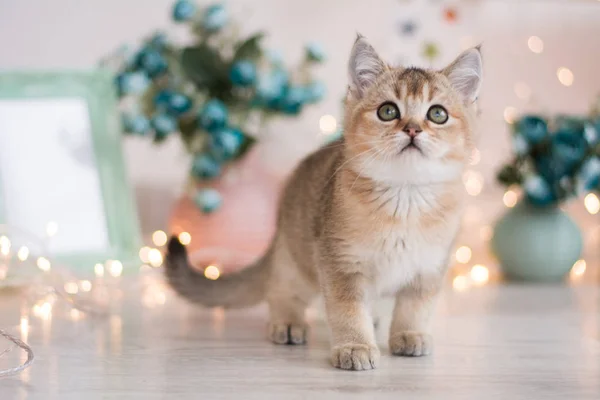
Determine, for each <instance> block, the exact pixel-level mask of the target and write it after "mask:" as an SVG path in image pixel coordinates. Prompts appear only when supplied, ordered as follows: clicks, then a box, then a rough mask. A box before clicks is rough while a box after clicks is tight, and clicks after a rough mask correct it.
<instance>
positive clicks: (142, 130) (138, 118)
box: [123, 115, 151, 135]
mask: <svg viewBox="0 0 600 400" xmlns="http://www.w3.org/2000/svg"><path fill="white" fill-rule="evenodd" d="M123 126H124V127H125V131H126V132H131V133H136V134H138V135H144V134H146V133H148V132H149V131H150V129H151V126H150V121H149V120H148V118H146V117H144V116H143V115H124V116H123Z"/></svg>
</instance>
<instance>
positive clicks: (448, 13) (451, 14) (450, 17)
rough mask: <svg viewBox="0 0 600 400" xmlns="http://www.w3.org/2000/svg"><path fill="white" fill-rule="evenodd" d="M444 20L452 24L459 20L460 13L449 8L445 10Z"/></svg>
mask: <svg viewBox="0 0 600 400" xmlns="http://www.w3.org/2000/svg"><path fill="white" fill-rule="evenodd" d="M444 19H445V20H446V22H448V23H450V24H452V23H454V22H456V20H457V19H458V12H457V11H456V9H455V8H452V7H447V8H445V9H444Z"/></svg>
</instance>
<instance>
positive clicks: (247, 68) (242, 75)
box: [229, 61, 256, 86]
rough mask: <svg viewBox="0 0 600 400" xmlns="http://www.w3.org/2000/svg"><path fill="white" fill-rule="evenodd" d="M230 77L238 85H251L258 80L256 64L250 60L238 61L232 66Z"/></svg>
mask: <svg viewBox="0 0 600 400" xmlns="http://www.w3.org/2000/svg"><path fill="white" fill-rule="evenodd" d="M229 79H231V82H233V84H234V85H236V86H250V85H252V84H254V82H255V81H256V66H255V65H254V63H252V62H250V61H238V62H236V63H235V64H233V65H232V66H231V71H230V72H229Z"/></svg>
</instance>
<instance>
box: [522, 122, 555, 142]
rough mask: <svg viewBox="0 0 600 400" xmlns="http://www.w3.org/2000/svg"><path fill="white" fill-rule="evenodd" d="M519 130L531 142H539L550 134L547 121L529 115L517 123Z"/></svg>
mask: <svg viewBox="0 0 600 400" xmlns="http://www.w3.org/2000/svg"><path fill="white" fill-rule="evenodd" d="M517 132H519V133H520V134H521V135H523V137H524V138H525V139H526V140H527V141H528V142H529V143H531V144H537V143H540V142H541V141H543V140H544V139H545V138H546V137H547V136H548V125H547V124H546V121H544V120H543V119H541V118H540V117H536V116H527V117H524V118H522V119H521V120H520V121H519V122H518V123H517Z"/></svg>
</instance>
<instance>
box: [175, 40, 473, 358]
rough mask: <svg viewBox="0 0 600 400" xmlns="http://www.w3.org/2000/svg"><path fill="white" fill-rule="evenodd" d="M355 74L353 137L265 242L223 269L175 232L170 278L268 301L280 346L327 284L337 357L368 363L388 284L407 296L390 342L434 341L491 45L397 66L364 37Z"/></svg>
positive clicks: (287, 205) (348, 129) (205, 300)
mask: <svg viewBox="0 0 600 400" xmlns="http://www.w3.org/2000/svg"><path fill="white" fill-rule="evenodd" d="M349 75H350V85H349V88H348V94H347V98H346V104H345V114H344V115H345V122H344V138H343V139H342V140H340V141H338V142H335V143H333V144H331V145H328V146H326V147H324V148H322V149H320V150H318V151H317V152H315V153H313V154H312V155H310V156H309V157H307V158H306V159H305V160H304V161H303V162H302V163H301V164H300V165H299V166H298V168H297V169H296V171H295V172H294V173H293V175H292V176H291V178H290V179H289V182H288V184H287V187H286V189H285V191H284V194H283V197H282V199H281V204H280V209H279V218H278V227H277V233H276V235H275V237H274V239H273V242H272V244H271V247H270V249H269V250H268V251H267V253H266V254H265V255H264V256H263V257H262V258H261V259H260V260H259V261H258V262H256V263H255V264H254V265H252V266H250V267H249V268H247V269H245V270H242V271H240V272H238V273H234V274H230V275H226V276H222V277H221V278H219V279H218V280H216V281H212V280H208V279H206V278H205V277H204V276H203V275H202V274H201V273H199V272H196V271H195V270H194V269H193V268H192V267H191V266H190V265H189V263H188V259H187V254H186V250H185V248H184V247H183V246H182V245H181V243H179V241H178V240H177V238H176V237H174V238H172V239H171V241H170V243H169V249H168V254H167V258H166V259H167V268H166V276H167V278H168V281H169V283H170V284H171V286H172V287H173V288H174V289H175V290H176V291H177V292H178V293H179V294H181V295H182V296H184V297H186V298H188V299H189V300H191V301H194V302H197V303H200V304H203V305H205V306H211V307H212V306H224V307H244V306H250V305H253V304H256V303H258V302H260V301H262V300H266V301H267V302H268V304H269V308H270V324H269V337H270V339H271V340H272V341H273V342H274V343H277V344H303V343H305V341H306V330H307V326H306V322H305V318H304V317H305V316H304V314H305V311H306V309H307V307H308V306H309V304H310V303H311V301H312V300H313V299H314V298H315V296H316V295H317V294H318V293H319V292H321V293H322V294H323V297H324V300H325V305H326V310H327V319H328V322H329V327H330V329H331V340H332V350H331V358H332V363H333V365H334V366H336V367H338V368H342V369H349V370H366V369H372V368H375V367H376V365H377V361H378V359H379V350H378V348H377V344H376V342H375V334H374V328H373V314H372V305H373V302H374V300H375V299H376V298H377V297H379V296H380V295H383V294H391V295H394V296H395V297H396V306H395V310H394V314H393V318H392V324H391V329H390V336H389V346H390V350H391V352H392V353H393V354H394V355H399V356H422V355H426V354H428V353H430V351H431V349H432V338H431V335H430V333H429V327H428V322H429V319H430V316H431V314H432V312H433V305H434V303H435V300H436V298H437V296H438V293H439V291H440V287H441V285H442V280H443V277H444V274H445V272H446V269H447V264H448V258H449V252H450V249H451V248H452V244H453V241H454V238H455V236H456V234H457V231H458V229H459V223H460V219H461V208H462V207H461V206H462V197H463V193H464V189H463V186H462V183H461V174H462V171H463V169H464V168H465V165H466V164H467V161H468V159H469V155H470V154H471V150H472V148H473V131H472V130H473V123H474V118H475V114H476V110H475V101H476V99H477V95H478V92H479V88H480V85H481V75H482V65H481V55H480V52H479V48H474V49H470V50H467V51H465V52H464V53H462V54H461V55H460V56H459V57H458V58H457V59H456V60H455V61H454V62H453V63H452V64H450V65H449V66H448V67H446V68H444V69H443V70H441V71H434V70H425V69H419V68H404V67H392V66H389V65H388V64H386V63H384V62H383V61H382V60H381V59H380V58H379V56H378V55H377V53H376V52H375V50H374V49H373V47H371V45H369V44H368V43H367V41H366V40H365V39H364V38H363V37H361V36H359V37H358V38H357V40H356V42H355V44H354V47H353V49H352V54H351V56H350V61H349Z"/></svg>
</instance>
